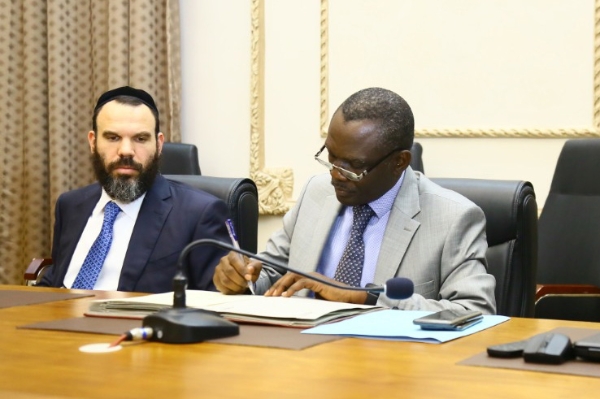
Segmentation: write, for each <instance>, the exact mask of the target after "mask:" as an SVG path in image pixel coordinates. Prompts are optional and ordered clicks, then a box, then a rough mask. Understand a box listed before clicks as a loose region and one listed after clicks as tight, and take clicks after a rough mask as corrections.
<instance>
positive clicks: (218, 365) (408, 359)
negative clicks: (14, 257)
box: [0, 285, 600, 399]
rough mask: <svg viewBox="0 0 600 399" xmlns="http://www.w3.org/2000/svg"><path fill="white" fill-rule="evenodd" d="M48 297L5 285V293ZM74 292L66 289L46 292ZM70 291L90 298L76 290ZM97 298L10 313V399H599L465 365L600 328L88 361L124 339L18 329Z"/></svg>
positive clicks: (129, 350) (6, 393)
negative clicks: (95, 346)
mask: <svg viewBox="0 0 600 399" xmlns="http://www.w3.org/2000/svg"><path fill="white" fill-rule="evenodd" d="M8 289H10V290H32V289H33V290H42V289H44V288H28V287H17V286H1V285H0V290H8ZM46 290H49V291H56V292H65V290H58V289H46ZM69 292H74V293H81V292H82V291H78V290H73V291H69ZM94 293H95V294H97V296H96V297H87V298H79V299H71V300H64V301H58V302H49V303H44V304H38V305H29V306H16V307H10V308H4V309H0V398H17V399H19V398H144V399H147V398H163V399H175V398H213V397H214V398H267V397H270V398H273V397H276V398H369V397H371V398H502V399H508V398H521V397H523V398H587V397H590V398H595V397H598V395H600V393H599V392H600V378H592V377H580V376H574V375H562V374H549V373H540V372H532V371H520V370H509V369H497V368H488V367H472V366H462V365H457V364H456V363H457V362H459V361H461V360H464V359H466V358H468V357H471V356H473V355H475V354H478V353H481V352H483V351H485V348H486V347H487V346H489V345H492V344H498V343H504V342H510V341H515V340H520V339H524V338H527V337H529V336H532V335H534V334H538V333H542V332H546V331H549V330H551V329H553V328H556V327H578V328H595V329H600V323H598V324H596V323H583V322H571V321H558V320H536V319H519V318H513V319H511V320H509V321H508V322H506V323H503V324H500V325H498V326H496V327H493V328H491V329H488V330H485V331H482V332H480V333H477V334H474V335H471V336H468V337H464V338H461V339H458V340H454V341H450V342H447V343H444V344H439V345H437V344H424V343H412V342H393V341H383V340H370V339H355V338H345V339H341V340H337V341H333V342H329V343H324V344H321V345H317V346H313V347H310V348H307V349H304V350H298V351H296V350H285V349H271V348H261V347H252V346H240V345H225V344H216V343H208V342H204V343H198V344H187V345H173V344H161V343H154V342H144V343H140V344H134V345H129V346H127V347H124V348H123V349H122V350H120V351H117V352H113V353H103V354H89V353H82V352H80V351H79V350H78V348H79V347H80V346H82V345H86V344H90V343H100V342H111V341H114V339H115V338H116V336H108V335H101V334H85V333H75V332H62V331H44V330H31V329H17V328H16V327H17V326H22V325H26V324H30V323H35V322H41V321H49V320H57V319H66V318H70V317H79V316H82V314H83V312H84V311H85V310H86V309H87V306H88V303H89V301H90V300H92V299H98V298H106V297H117V296H119V297H122V296H127V295H130V294H124V293H104V292H94Z"/></svg>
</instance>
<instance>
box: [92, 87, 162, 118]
mask: <svg viewBox="0 0 600 399" xmlns="http://www.w3.org/2000/svg"><path fill="white" fill-rule="evenodd" d="M119 96H129V97H135V98H137V99H138V100H140V101H141V102H143V103H144V104H146V105H147V106H148V108H150V109H151V110H152V111H153V112H154V113H156V114H157V115H158V108H156V104H155V103H154V99H153V98H152V96H151V95H150V94H148V93H146V92H145V91H144V90H140V89H134V88H133V87H130V86H123V87H118V88H116V89H113V90H109V91H107V92H106V93H104V94H102V95H101V96H100V98H99V99H98V102H97V103H96V106H95V107H94V113H95V112H96V111H97V110H98V108H100V107H102V106H103V105H104V104H106V103H107V102H109V101H112V100H114V99H115V97H119Z"/></svg>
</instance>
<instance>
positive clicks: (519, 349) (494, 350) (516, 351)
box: [487, 339, 529, 358]
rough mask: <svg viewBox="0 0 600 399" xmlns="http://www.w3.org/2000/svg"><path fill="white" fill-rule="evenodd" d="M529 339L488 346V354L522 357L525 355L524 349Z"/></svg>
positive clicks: (492, 355)
mask: <svg viewBox="0 0 600 399" xmlns="http://www.w3.org/2000/svg"><path fill="white" fill-rule="evenodd" d="M527 341H529V340H527V339H525V340H523V341H515V342H509V343H506V344H500V345H492V346H488V348H487V354H488V356H491V357H503V358H511V357H520V356H522V355H523V349H525V345H527Z"/></svg>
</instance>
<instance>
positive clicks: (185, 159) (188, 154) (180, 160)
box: [159, 143, 202, 175]
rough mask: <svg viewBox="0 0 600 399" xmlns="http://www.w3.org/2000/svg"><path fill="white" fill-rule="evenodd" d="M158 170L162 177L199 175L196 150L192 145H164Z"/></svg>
mask: <svg viewBox="0 0 600 399" xmlns="http://www.w3.org/2000/svg"><path fill="white" fill-rule="evenodd" d="M159 169H160V172H161V173H162V174H163V175H201V174H202V173H200V162H199V161H198V148H196V146H195V145H193V144H186V143H164V144H163V149H162V154H161V156H160V167H159Z"/></svg>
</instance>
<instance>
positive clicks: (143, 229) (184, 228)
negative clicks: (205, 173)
mask: <svg viewBox="0 0 600 399" xmlns="http://www.w3.org/2000/svg"><path fill="white" fill-rule="evenodd" d="M101 193H102V189H101V187H100V185H99V184H97V183H96V184H92V185H90V186H87V187H83V188H80V189H77V190H73V191H69V192H67V193H64V194H62V195H61V196H60V197H59V198H58V201H57V202H56V208H55V222H54V239H53V245H52V259H53V262H54V264H53V266H52V267H50V268H49V269H48V271H47V272H46V273H45V274H44V276H43V278H42V280H41V281H40V283H39V284H38V285H40V286H50V287H62V286H63V280H64V278H65V274H66V272H67V269H68V267H69V263H70V262H71V258H72V257H73V252H75V247H76V246H77V243H78V242H79V238H80V237H81V234H82V233H83V229H84V228H85V225H86V223H87V221H88V218H89V217H90V215H91V214H92V211H93V210H94V207H95V206H96V203H97V202H98V200H99V199H100V195H101ZM228 217H229V216H228V211H227V206H226V205H225V202H223V201H222V200H220V199H218V198H216V197H214V196H213V195H211V194H208V193H206V192H203V191H200V190H197V189H195V188H192V187H190V186H187V185H184V184H182V183H179V182H174V181H171V180H167V179H165V178H164V177H163V176H161V175H158V176H157V177H156V180H155V181H154V184H153V185H152V187H151V188H150V190H149V191H148V192H147V193H146V197H145V198H144V201H143V203H142V206H141V208H140V212H139V214H138V218H137V221H136V223H135V226H134V228H133V232H132V234H131V240H130V241H129V247H128V249H127V253H126V254H125V261H124V263H123V269H122V270H121V276H120V278H119V286H118V288H117V289H118V290H119V291H136V292H149V293H158V292H169V291H173V286H172V280H173V276H174V275H175V273H176V271H177V260H178V257H179V254H180V253H181V251H182V250H183V248H184V247H185V246H186V245H187V244H189V243H190V242H192V241H195V240H198V239H201V238H212V239H215V240H219V241H223V242H226V243H229V241H230V239H229V235H228V234H227V229H226V227H225V220H226V219H227V218H228ZM224 255H226V251H225V250H222V249H219V248H216V247H211V246H199V247H197V248H195V249H194V250H192V251H191V252H190V254H189V256H188V259H187V260H188V261H187V276H188V281H189V283H188V288H190V289H200V290H214V289H215V286H214V284H213V282H212V278H213V274H214V270H215V267H216V265H217V264H218V263H219V259H220V258H221V257H222V256H224Z"/></svg>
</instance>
